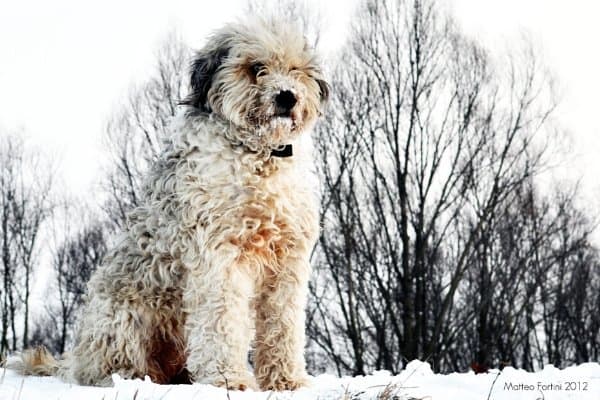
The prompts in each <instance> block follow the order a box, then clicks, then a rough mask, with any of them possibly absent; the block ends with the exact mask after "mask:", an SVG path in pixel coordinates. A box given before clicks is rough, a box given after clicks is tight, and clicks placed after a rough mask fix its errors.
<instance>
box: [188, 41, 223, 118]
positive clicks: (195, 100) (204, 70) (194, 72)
mask: <svg viewBox="0 0 600 400" xmlns="http://www.w3.org/2000/svg"><path fill="white" fill-rule="evenodd" d="M228 52H229V48H227V47H225V46H223V47H218V48H215V49H210V50H203V51H200V52H199V53H198V54H197V55H196V58H195V60H194V62H193V63H192V66H191V68H190V72H191V74H190V94H189V95H188V96H187V97H186V98H185V100H183V101H182V102H181V104H185V105H188V106H192V107H195V108H197V109H199V110H201V111H204V112H211V109H210V106H209V104H208V91H209V90H210V87H211V85H212V81H213V76H214V74H215V73H216V72H217V70H218V69H219V67H220V66H221V63H222V62H223V59H224V58H226V57H227V54H228Z"/></svg>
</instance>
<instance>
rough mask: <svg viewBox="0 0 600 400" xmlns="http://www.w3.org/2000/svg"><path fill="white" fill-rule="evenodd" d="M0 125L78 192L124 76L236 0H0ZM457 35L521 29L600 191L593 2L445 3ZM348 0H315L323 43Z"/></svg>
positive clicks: (599, 75)
mask: <svg viewBox="0 0 600 400" xmlns="http://www.w3.org/2000/svg"><path fill="white" fill-rule="evenodd" d="M0 1H1V3H0V126H1V127H4V129H15V128H21V127H22V128H24V129H25V130H26V132H27V133H28V135H29V138H30V140H29V141H30V143H35V144H37V145H39V146H41V147H42V148H44V149H45V150H47V151H49V152H52V153H54V155H55V156H56V157H58V158H59V159H60V160H61V174H62V176H63V178H64V180H65V182H66V183H67V185H68V186H70V187H71V188H72V190H73V191H74V192H75V194H81V193H85V192H86V191H87V190H89V188H90V184H92V183H93V182H94V181H95V180H96V179H97V177H98V175H99V166H100V165H101V162H102V154H103V152H102V147H101V146H102V145H101V136H102V129H103V123H104V121H105V120H106V118H107V116H108V115H109V114H110V112H111V109H113V108H114V107H115V106H117V105H118V102H119V101H120V99H121V98H122V97H123V95H124V94H125V93H126V91H127V88H128V87H129V85H131V83H132V82H134V81H136V80H140V79H143V77H144V76H146V75H147V74H148V72H149V70H150V69H151V68H152V63H153V60H154V51H155V49H156V46H157V44H158V43H159V42H160V40H161V39H162V38H163V37H164V36H165V34H166V33H167V32H169V31H170V30H172V29H177V30H178V31H179V32H180V33H181V34H182V35H183V37H184V39H185V40H186V41H187V42H188V43H189V44H191V45H192V46H195V47H200V46H201V45H202V43H203V40H204V38H205V36H206V34H207V32H209V31H210V30H212V29H214V28H216V27H218V26H220V25H222V24H223V23H224V22H225V21H230V20H232V19H234V18H236V17H239V16H240V10H241V9H242V7H243V4H244V1H243V0H217V1H206V0H196V1H168V2H167V1H161V2H153V1H124V0H119V1H115V0H104V1H101V2H97V4H95V5H90V4H89V3H90V2H83V1H69V0H53V1H43V0H39V1H32V0H21V1H13V2H8V3H7V2H6V0H0ZM441 1H442V3H445V4H449V6H450V8H451V10H452V12H453V13H454V14H455V16H456V17H457V19H458V21H459V23H460V24H461V26H462V27H463V30H464V31H465V32H466V33H467V34H468V35H472V36H475V37H478V38H480V39H481V40H482V41H483V42H484V43H485V44H486V45H487V46H488V47H490V48H491V49H492V50H493V51H494V50H495V49H506V48H507V47H510V46H511V44H513V43H516V42H515V41H516V40H517V39H518V38H519V36H520V35H521V34H522V33H523V32H524V31H527V32H529V33H530V34H531V36H532V37H533V39H534V42H535V43H536V44H537V45H539V46H540V47H541V48H542V50H543V52H544V55H545V62H546V64H547V65H548V66H549V67H550V69H551V70H552V71H553V72H554V73H555V75H556V77H557V78H558V82H559V84H560V87H561V88H562V106H561V108H560V109H559V114H558V117H559V119H560V121H561V122H562V124H563V125H564V126H565V127H567V128H568V129H569V130H570V132H571V133H572V138H573V153H572V156H571V157H570V158H569V160H568V161H567V162H566V163H564V164H563V165H564V166H563V167H562V169H564V170H565V171H568V175H572V176H577V175H583V176H584V181H583V182H584V189H585V192H586V194H587V196H588V198H590V199H594V198H595V197H597V196H599V195H600V183H599V182H598V181H597V180H596V175H597V174H598V170H599V167H600V163H599V162H598V157H599V156H600V122H599V118H598V114H599V111H600V110H599V109H598V104H599V101H598V98H597V96H598V94H599V93H600V54H599V53H600V52H599V46H598V41H599V40H600V24H599V23H598V20H600V5H599V3H600V2H598V1H595V0H571V1H565V0H562V1H559V0H441ZM351 3H353V2H350V3H349V2H348V1H340V0H335V1H314V2H313V4H315V7H319V8H321V10H322V14H323V15H324V21H325V22H326V26H325V28H324V32H323V41H322V42H323V45H324V48H323V49H322V50H323V52H325V53H331V52H333V51H335V49H336V48H338V47H339V46H340V45H341V43H342V42H343V40H344V38H345V36H346V35H345V34H344V32H345V26H346V24H347V21H348V19H349V15H350V13H351V12H352V7H351V6H349V4H351Z"/></svg>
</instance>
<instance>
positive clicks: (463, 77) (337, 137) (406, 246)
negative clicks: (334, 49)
mask: <svg viewBox="0 0 600 400" xmlns="http://www.w3.org/2000/svg"><path fill="white" fill-rule="evenodd" d="M527 56H528V57H527V58H518V57H517V56H514V57H513V58H512V59H510V60H509V62H508V63H507V67H506V68H505V69H502V68H500V66H498V65H495V64H492V62H491V61H490V59H489V57H488V55H487V53H486V51H485V50H484V49H483V48H481V47H480V46H479V45H477V44H476V43H474V42H472V41H471V40H469V39H467V38H465V37H464V36H462V35H461V34H460V32H459V30H458V29H457V28H456V26H455V24H454V22H453V21H452V19H450V18H449V17H446V16H444V15H442V14H440V13H439V12H438V9H437V6H436V3H435V2H434V1H425V0H424V1H419V0H414V1H401V0H389V1H383V2H376V1H366V2H365V3H364V5H363V7H362V8H361V9H360V11H359V14H358V15H357V16H356V18H355V23H354V27H353V30H352V36H351V39H350V43H349V45H348V48H347V50H346V52H345V54H344V55H343V59H342V61H341V63H340V65H341V67H339V68H338V69H337V70H336V71H335V73H334V77H333V88H334V96H333V101H332V104H331V105H330V109H329V110H328V112H327V117H328V121H326V123H325V124H323V125H322V127H321V129H320V132H319V135H318V138H319V141H318V145H319V149H320V154H321V161H322V168H321V174H322V176H323V181H324V187H323V195H324V198H323V205H324V206H323V210H322V224H323V227H324V229H323V233H322V235H321V238H320V242H319V245H320V246H319V251H318V252H317V253H316V254H315V261H316V265H317V268H318V274H317V277H316V279H314V280H313V282H312V284H311V294H312V296H313V301H312V302H311V309H310V310H309V321H310V325H309V336H310V338H311V340H312V342H313V344H314V345H315V346H317V347H319V348H320V349H321V350H322V351H323V352H325V353H326V354H327V355H328V357H329V358H330V360H332V362H333V363H334V365H335V366H336V367H337V368H338V370H339V371H342V372H344V371H348V372H351V373H354V374H363V373H365V372H367V370H370V369H374V368H385V369H388V370H391V371H393V372H397V371H399V369H400V368H401V367H402V365H403V360H404V359H408V360H412V359H415V358H422V359H428V360H431V361H432V363H433V365H434V367H435V368H438V369H441V368H448V369H450V368H451V367H453V366H452V365H450V364H449V363H450V362H451V360H450V361H449V360H447V358H445V357H444V354H446V353H447V352H448V349H449V348H451V347H452V346H455V345H456V343H457V339H458V337H459V335H461V334H462V332H463V330H464V329H466V325H465V324H462V323H461V322H462V321H458V320H456V319H455V317H456V315H457V314H456V313H455V307H456V305H457V302H458V301H459V300H460V298H459V297H460V296H459V289H460V288H461V286H462V285H464V284H465V282H466V279H467V272H468V271H469V270H470V269H471V268H474V265H475V264H474V262H473V261H474V260H476V259H477V257H476V255H477V251H478V249H479V248H480V246H481V241H482V240H483V238H485V233H486V232H489V231H490V229H493V226H494V221H495V220H496V219H497V218H498V216H499V213H500V212H501V210H502V209H503V207H504V205H506V204H510V203H512V202H513V201H515V199H516V193H517V191H518V189H519V188H520V187H522V186H523V185H526V184H527V182H528V181H529V179H530V178H531V177H532V176H535V175H536V174H537V173H538V172H539V170H540V168H541V167H542V162H543V159H544V158H543V155H544V152H545V143H544V140H541V138H540V132H544V131H545V129H546V128H548V127H549V125H548V116H549V115H550V114H551V112H552V111H553V110H554V106H555V105H554V103H553V102H552V82H551V80H550V79H548V76H547V75H546V74H545V73H544V71H543V70H542V69H541V68H540V67H539V66H538V64H537V62H536V59H535V57H533V53H531V52H530V53H527Z"/></svg>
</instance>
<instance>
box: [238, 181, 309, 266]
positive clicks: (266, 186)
mask: <svg viewBox="0 0 600 400" xmlns="http://www.w3.org/2000/svg"><path fill="white" fill-rule="evenodd" d="M241 191H242V194H241V196H240V197H239V199H238V200H239V205H238V206H239V208H238V212H237V224H236V225H237V232H236V234H235V235H234V237H233V243H234V244H236V245H238V246H241V250H242V257H245V258H249V259H251V258H258V261H260V262H261V263H263V264H273V263H277V262H278V261H280V260H282V259H285V258H286V257H287V256H290V255H292V254H295V253H296V252H298V251H301V252H303V251H305V250H306V249H307V248H312V246H313V244H314V241H315V240H316V234H317V226H318V224H317V209H316V204H315V199H314V196H313V195H312V193H311V192H310V190H308V188H307V187H306V185H305V182H301V181H300V180H299V179H297V177H295V176H293V175H292V174H280V175H274V176H270V177H268V178H262V177H261V178H260V179H251V180H249V181H246V182H245V183H244V185H242V187H241Z"/></svg>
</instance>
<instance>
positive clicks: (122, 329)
mask: <svg viewBox="0 0 600 400" xmlns="http://www.w3.org/2000/svg"><path fill="white" fill-rule="evenodd" d="M94 306H95V309H94V310H86V311H87V313H86V314H84V315H83V316H82V319H81V320H80V324H81V325H80V327H79V331H78V337H77V345H76V346H75V348H74V349H73V351H72V352H71V353H69V354H67V355H66V357H65V360H64V361H63V365H62V366H61V367H62V368H61V370H59V375H62V376H63V378H65V379H67V380H70V381H75V382H78V383H80V384H84V385H101V386H108V385H110V384H111V383H112V379H111V375H112V374H119V375H120V376H121V377H122V378H142V379H143V378H144V376H145V375H146V374H148V359H149V354H148V351H149V350H148V343H149V341H150V335H151V334H152V331H151V319H150V318H145V316H144V313H143V311H142V310H141V308H142V307H143V306H140V305H138V306H137V307H136V306H135V305H133V304H130V305H126V304H113V303H112V302H110V301H109V300H105V301H96V302H95V303H94Z"/></svg>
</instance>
